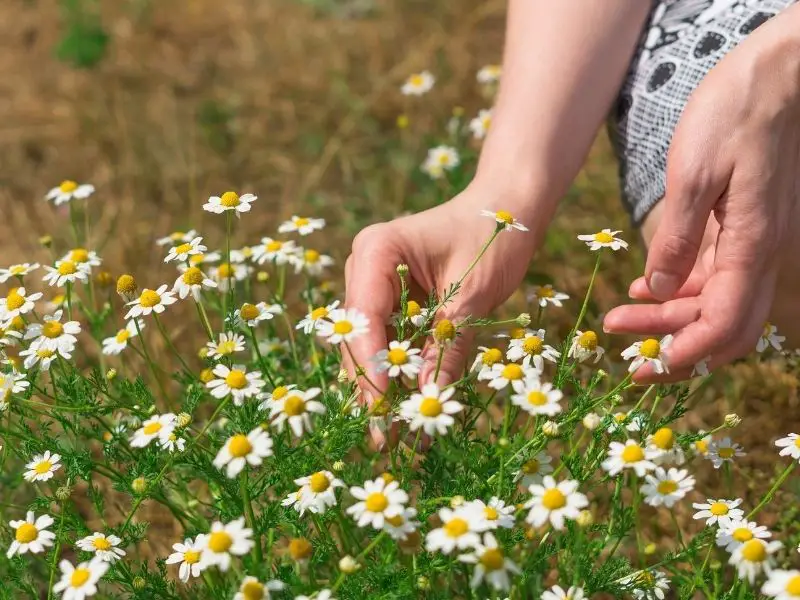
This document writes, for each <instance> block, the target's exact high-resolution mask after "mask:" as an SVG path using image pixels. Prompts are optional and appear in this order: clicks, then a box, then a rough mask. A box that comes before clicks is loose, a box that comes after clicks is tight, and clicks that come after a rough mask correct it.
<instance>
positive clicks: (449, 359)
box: [419, 315, 475, 387]
mask: <svg viewBox="0 0 800 600" xmlns="http://www.w3.org/2000/svg"><path fill="white" fill-rule="evenodd" d="M465 316H466V315H465ZM462 318H463V317H462ZM474 338H475V334H474V332H473V331H472V329H471V328H464V329H462V330H461V331H459V332H458V335H457V337H456V339H455V340H454V341H453V343H452V344H449V345H445V346H444V347H442V346H440V345H439V344H438V343H436V342H435V341H434V340H432V339H429V340H428V341H427V342H426V344H425V347H424V348H423V350H422V358H423V359H424V360H425V362H424V364H423V365H422V369H421V370H420V373H419V385H420V387H421V386H423V385H425V384H426V383H430V382H432V381H434V376H435V381H434V382H435V383H437V384H438V385H440V386H446V385H450V384H451V383H453V382H454V381H458V380H459V379H460V378H461V373H462V372H463V371H464V365H465V364H466V362H467V358H468V354H469V352H471V351H472V342H473V339H474ZM440 350H441V351H442V357H441V363H439V352H440ZM437 366H438V368H439V372H438V375H437V373H436V369H437Z"/></svg>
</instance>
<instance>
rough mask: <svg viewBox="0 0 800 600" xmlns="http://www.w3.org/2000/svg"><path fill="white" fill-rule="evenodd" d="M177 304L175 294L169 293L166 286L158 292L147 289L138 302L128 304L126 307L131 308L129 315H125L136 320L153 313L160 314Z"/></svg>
mask: <svg viewBox="0 0 800 600" xmlns="http://www.w3.org/2000/svg"><path fill="white" fill-rule="evenodd" d="M175 302H177V299H176V298H175V294H174V293H173V292H168V291H167V286H166V284H164V285H162V286H160V287H159V288H158V289H157V290H150V289H147V288H145V289H144V290H142V293H141V295H140V296H139V297H138V298H137V299H136V300H134V301H132V302H128V303H127V304H126V305H125V306H130V307H131V309H130V310H129V311H128V314H126V315H125V318H126V319H135V318H137V317H146V316H147V315H149V314H150V313H153V312H154V313H156V314H160V313H162V312H164V311H165V310H166V307H167V306H169V305H170V304H174V303H175Z"/></svg>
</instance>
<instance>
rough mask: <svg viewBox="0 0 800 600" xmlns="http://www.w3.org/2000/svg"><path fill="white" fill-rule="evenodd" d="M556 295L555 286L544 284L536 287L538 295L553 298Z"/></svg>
mask: <svg viewBox="0 0 800 600" xmlns="http://www.w3.org/2000/svg"><path fill="white" fill-rule="evenodd" d="M554 295H555V293H554V292H553V288H552V287H550V286H549V285H543V286H541V287H539V288H536V296H537V297H539V298H552V297H553V296H554Z"/></svg>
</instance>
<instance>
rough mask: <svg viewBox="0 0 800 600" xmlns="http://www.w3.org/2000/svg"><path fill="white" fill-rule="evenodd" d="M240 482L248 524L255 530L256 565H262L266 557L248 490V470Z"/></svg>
mask: <svg viewBox="0 0 800 600" xmlns="http://www.w3.org/2000/svg"><path fill="white" fill-rule="evenodd" d="M239 481H240V482H241V488H242V504H243V505H244V510H245V514H246V516H247V524H248V525H249V526H250V529H252V530H253V537H254V541H255V545H254V546H253V558H254V559H255V561H256V564H257V565H260V564H261V563H262V562H264V556H263V554H261V536H260V535H259V533H258V531H257V530H256V515H255V513H254V512H253V502H252V501H251V500H250V492H249V490H248V489H247V469H244V470H242V474H241V476H240V477H239Z"/></svg>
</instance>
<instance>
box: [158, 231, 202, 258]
mask: <svg viewBox="0 0 800 600" xmlns="http://www.w3.org/2000/svg"><path fill="white" fill-rule="evenodd" d="M206 250H208V247H206V246H204V245H203V238H202V237H196V238H193V239H191V240H189V241H188V242H183V243H182V244H179V245H177V246H173V247H172V248H170V249H169V252H168V253H167V256H166V258H165V259H164V262H165V263H168V262H172V261H173V260H177V261H178V262H185V261H187V260H189V257H190V256H192V255H195V254H203V253H204V252H205V251H206Z"/></svg>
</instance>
